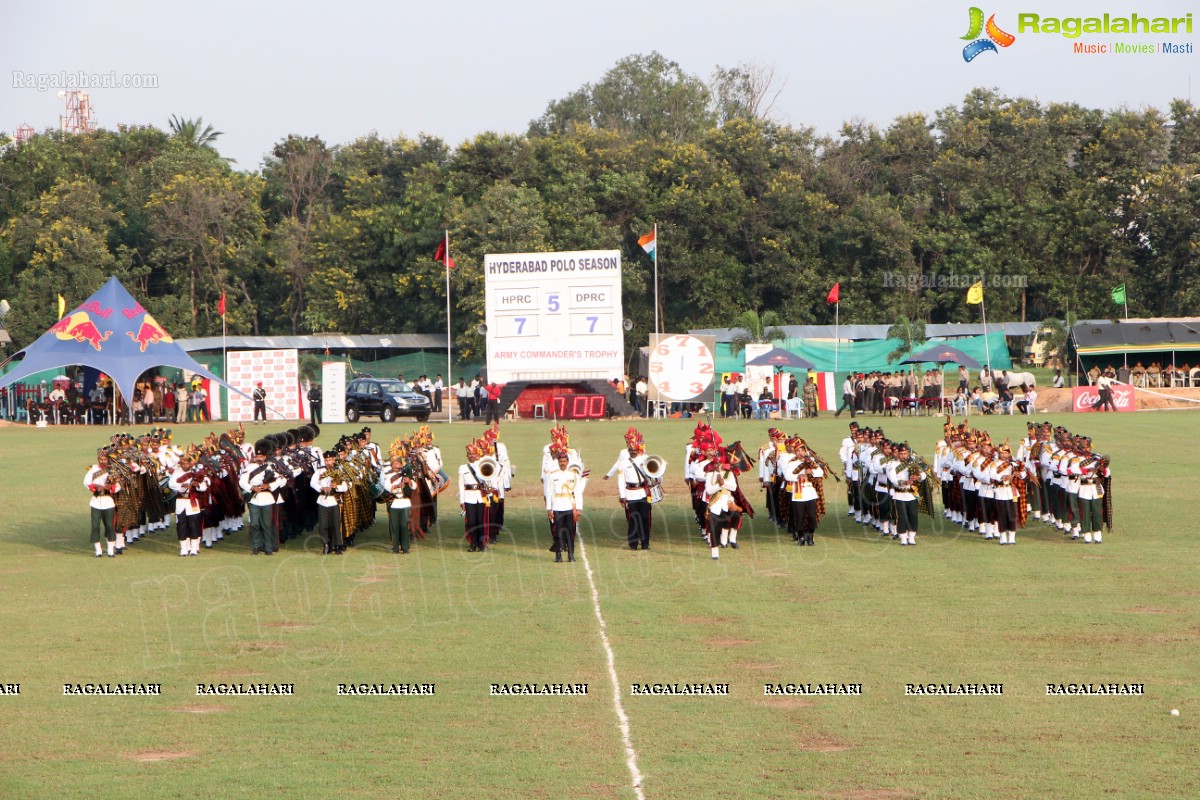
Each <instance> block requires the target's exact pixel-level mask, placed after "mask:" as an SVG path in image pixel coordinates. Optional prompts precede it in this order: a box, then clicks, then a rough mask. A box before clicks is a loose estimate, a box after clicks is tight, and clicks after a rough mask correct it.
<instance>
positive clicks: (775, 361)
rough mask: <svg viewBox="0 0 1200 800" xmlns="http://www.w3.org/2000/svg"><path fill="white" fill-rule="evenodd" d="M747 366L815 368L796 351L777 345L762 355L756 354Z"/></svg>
mask: <svg viewBox="0 0 1200 800" xmlns="http://www.w3.org/2000/svg"><path fill="white" fill-rule="evenodd" d="M746 366H747V367H779V368H781V369H814V367H813V365H812V363H811V362H809V361H805V360H804V359H803V358H801V357H800V356H798V355H796V354H795V353H792V352H789V351H787V350H784V349H783V348H782V347H775V348H772V349H771V350H768V351H767V352H765V353H763V354H762V355H761V356H755V357H754V358H753V359H751V360H750V361H747V362H746Z"/></svg>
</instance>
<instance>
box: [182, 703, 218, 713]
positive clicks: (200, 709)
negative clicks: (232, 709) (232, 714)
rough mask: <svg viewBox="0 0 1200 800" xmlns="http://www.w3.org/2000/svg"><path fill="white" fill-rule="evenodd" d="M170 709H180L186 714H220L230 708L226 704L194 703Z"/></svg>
mask: <svg viewBox="0 0 1200 800" xmlns="http://www.w3.org/2000/svg"><path fill="white" fill-rule="evenodd" d="M168 710H169V711H179V712H181V713H184V714H220V713H222V712H224V711H228V710H229V709H228V708H226V707H225V706H203V705H199V704H194V705H190V706H177V707H175V708H171V709H168Z"/></svg>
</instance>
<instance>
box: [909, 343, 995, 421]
mask: <svg viewBox="0 0 1200 800" xmlns="http://www.w3.org/2000/svg"><path fill="white" fill-rule="evenodd" d="M900 363H901V364H930V363H932V364H938V365H945V364H959V365H961V366H964V367H966V368H967V369H979V362H978V361H976V360H975V359H973V358H971V357H970V356H969V355H967V354H966V353H964V352H963V351H962V350H959V349H958V348H957V347H951V346H950V345H948V344H939V345H935V346H934V347H930V348H929V349H927V350H922V351H921V352H919V353H914V354H913V355H911V356H909V357H908V358H906V359H904V360H903V361H901V362H900ZM945 396H946V374H945V372H943V373H942V397H945ZM967 408H968V410H970V406H968V407H967Z"/></svg>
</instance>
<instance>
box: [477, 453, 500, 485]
mask: <svg viewBox="0 0 1200 800" xmlns="http://www.w3.org/2000/svg"><path fill="white" fill-rule="evenodd" d="M475 471H476V472H478V473H479V477H481V478H483V479H484V480H485V481H490V480H491V479H492V478H494V477H496V476H497V475H499V474H500V462H499V461H497V460H496V459H495V458H492V457H491V456H484V457H483V458H481V459H479V460H478V461H476V462H475Z"/></svg>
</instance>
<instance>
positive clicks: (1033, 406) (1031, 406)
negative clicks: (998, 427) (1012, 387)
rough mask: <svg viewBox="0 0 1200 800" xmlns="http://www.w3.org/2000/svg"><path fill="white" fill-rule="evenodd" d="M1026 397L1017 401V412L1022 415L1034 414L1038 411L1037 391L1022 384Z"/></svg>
mask: <svg viewBox="0 0 1200 800" xmlns="http://www.w3.org/2000/svg"><path fill="white" fill-rule="evenodd" d="M1021 391H1022V392H1024V395H1023V396H1022V397H1021V399H1020V400H1018V401H1017V411H1019V412H1021V413H1022V414H1032V413H1033V412H1034V411H1036V410H1037V389H1034V388H1032V387H1029V386H1026V385H1025V384H1021Z"/></svg>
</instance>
